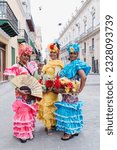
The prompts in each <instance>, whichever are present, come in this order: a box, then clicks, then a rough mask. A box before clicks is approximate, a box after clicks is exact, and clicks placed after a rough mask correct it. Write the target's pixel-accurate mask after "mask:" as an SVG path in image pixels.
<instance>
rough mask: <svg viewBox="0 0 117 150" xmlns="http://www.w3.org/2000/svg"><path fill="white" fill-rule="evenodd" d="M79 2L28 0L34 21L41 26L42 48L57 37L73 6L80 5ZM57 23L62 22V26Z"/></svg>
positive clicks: (72, 11) (75, 0) (79, 0)
mask: <svg viewBox="0 0 117 150" xmlns="http://www.w3.org/2000/svg"><path fill="white" fill-rule="evenodd" d="M80 2H81V0H30V3H31V12H32V16H33V20H34V23H35V25H36V26H41V33H42V42H43V43H42V46H43V49H45V48H46V47H47V45H48V44H49V43H51V42H53V41H54V39H57V38H58V35H59V32H60V31H61V30H62V27H64V26H65V24H66V22H67V21H68V19H70V18H71V15H72V13H74V12H75V8H76V7H80V5H81V3H80ZM39 7H41V10H39ZM58 23H62V26H58Z"/></svg>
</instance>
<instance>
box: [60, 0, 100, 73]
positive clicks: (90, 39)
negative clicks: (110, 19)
mask: <svg viewBox="0 0 117 150" xmlns="http://www.w3.org/2000/svg"><path fill="white" fill-rule="evenodd" d="M99 15H100V1H99V0H85V1H82V3H81V6H80V7H79V8H77V9H76V10H75V13H74V14H72V19H71V20H70V21H68V22H67V24H66V26H65V27H64V30H63V31H62V33H61V34H60V37H59V41H60V43H61V48H62V50H61V59H62V61H63V62H64V63H67V62H68V53H67V52H66V50H65V46H66V45H67V44H68V43H70V42H73V41H75V42H77V43H79V44H80V55H79V57H80V58H81V59H82V60H84V61H86V62H87V63H88V64H89V65H90V66H91V67H92V69H91V72H92V73H99V72H100V16H99Z"/></svg>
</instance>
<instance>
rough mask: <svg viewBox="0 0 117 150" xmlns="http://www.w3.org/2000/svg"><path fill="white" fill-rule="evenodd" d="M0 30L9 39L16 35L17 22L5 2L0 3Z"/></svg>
mask: <svg viewBox="0 0 117 150" xmlns="http://www.w3.org/2000/svg"><path fill="white" fill-rule="evenodd" d="M0 28H1V29H2V30H4V32H6V33H7V34H8V35H9V36H10V37H14V36H16V35H18V20H17V18H16V17H15V15H14V13H13V11H12V9H11V8H10V6H9V4H8V3H7V2H6V1H0Z"/></svg>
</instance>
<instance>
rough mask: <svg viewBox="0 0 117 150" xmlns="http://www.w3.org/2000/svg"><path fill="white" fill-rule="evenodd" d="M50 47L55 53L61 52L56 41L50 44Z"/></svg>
mask: <svg viewBox="0 0 117 150" xmlns="http://www.w3.org/2000/svg"><path fill="white" fill-rule="evenodd" d="M48 49H49V51H50V52H54V53H57V54H59V48H58V47H57V45H56V43H51V44H49V45H48Z"/></svg>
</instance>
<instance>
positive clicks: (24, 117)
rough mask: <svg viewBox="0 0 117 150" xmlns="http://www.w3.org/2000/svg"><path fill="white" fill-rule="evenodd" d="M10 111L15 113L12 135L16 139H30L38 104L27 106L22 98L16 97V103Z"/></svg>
mask: <svg viewBox="0 0 117 150" xmlns="http://www.w3.org/2000/svg"><path fill="white" fill-rule="evenodd" d="M12 109H13V111H14V112H15V115H14V117H13V135H14V136H15V137H16V138H18V139H23V140H26V139H32V138H33V131H34V129H35V117H36V114H37V110H38V104H36V103H34V104H27V103H26V100H25V99H24V98H23V97H22V96H17V98H16V101H15V102H14V103H13V104H12Z"/></svg>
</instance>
